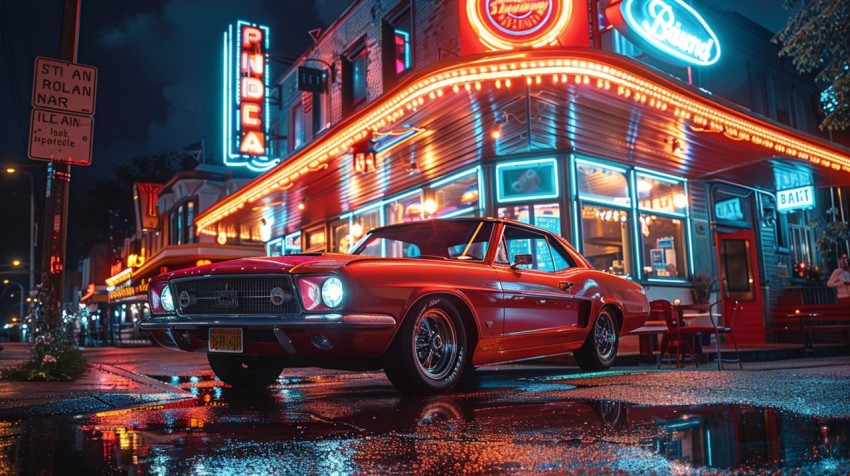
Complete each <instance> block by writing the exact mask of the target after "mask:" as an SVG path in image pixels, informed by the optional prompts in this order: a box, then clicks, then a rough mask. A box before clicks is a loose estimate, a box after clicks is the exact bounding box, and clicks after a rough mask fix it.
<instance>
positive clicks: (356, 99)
mask: <svg viewBox="0 0 850 476" xmlns="http://www.w3.org/2000/svg"><path fill="white" fill-rule="evenodd" d="M366 51H367V50H366V44H365V42H362V43H361V44H360V45H359V46H358V47H356V48H354V49H353V50H352V52H351V53H350V54H348V55H346V57H345V60H343V62H342V81H343V95H342V107H343V114H345V115H348V114H351V113H353V112H357V111H359V110H360V109H361V108H363V106H365V105H366V102H367V98H368V97H367V96H368V87H367V83H366V70H367V68H368V64H367V56H366Z"/></svg>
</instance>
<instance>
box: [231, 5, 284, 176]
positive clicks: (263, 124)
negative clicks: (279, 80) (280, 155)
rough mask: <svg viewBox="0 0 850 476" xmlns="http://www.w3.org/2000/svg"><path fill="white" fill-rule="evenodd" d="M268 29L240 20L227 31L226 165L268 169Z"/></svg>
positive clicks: (273, 163) (261, 169) (271, 162)
mask: <svg viewBox="0 0 850 476" xmlns="http://www.w3.org/2000/svg"><path fill="white" fill-rule="evenodd" d="M268 49H269V29H268V27H265V26H260V25H257V24H254V23H247V22H243V21H239V22H237V23H236V25H235V27H234V25H230V27H229V28H228V30H227V31H226V32H225V34H224V165H227V166H241V167H248V168H249V169H251V170H256V171H260V172H261V171H265V170H268V169H270V168H271V167H273V166H274V165H276V164H277V163H278V162H279V159H271V158H270V157H269V153H268V124H269V97H268V84H269V68H268V54H267V53H268Z"/></svg>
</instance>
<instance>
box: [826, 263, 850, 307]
mask: <svg viewBox="0 0 850 476" xmlns="http://www.w3.org/2000/svg"><path fill="white" fill-rule="evenodd" d="M826 285H827V286H829V287H831V288H835V291H836V293H837V294H838V302H839V303H841V304H850V264H848V262H847V255H846V254H843V255H841V258H839V260H838V268H836V269H835V271H833V272H832V275H831V276H830V277H829V281H827V282H826Z"/></svg>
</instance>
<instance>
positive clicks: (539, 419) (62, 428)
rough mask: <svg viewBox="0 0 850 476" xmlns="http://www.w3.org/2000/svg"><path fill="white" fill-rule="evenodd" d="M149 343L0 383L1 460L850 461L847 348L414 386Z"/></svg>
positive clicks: (191, 469) (297, 464)
mask: <svg viewBox="0 0 850 476" xmlns="http://www.w3.org/2000/svg"><path fill="white" fill-rule="evenodd" d="M152 349H153V348H150V349H148V348H146V349H112V350H110V349H102V350H100V351H97V352H87V357H89V360H90V362H91V363H92V366H93V367H95V368H96V369H97V370H96V371H94V372H92V373H91V375H89V376H88V378H89V379H90V380H91V381H90V382H89V383H88V384H87V385H88V386H87V387H86V388H84V389H83V390H82V391H81V393H72V394H70V395H66V396H65V397H70V398H60V395H58V394H57V395H56V397H57V398H56V399H55V401H51V402H48V403H45V402H41V403H38V402H37V400H38V399H37V398H33V399H31V400H28V402H27V403H28V404H26V405H17V406H15V405H14V404H10V403H9V402H8V401H7V399H6V397H7V395H8V393H5V392H4V391H3V386H4V385H7V384H6V383H3V384H0V474H169V473H171V474H600V473H601V474H659V475H663V474H771V473H775V474H836V475H838V474H841V475H844V474H850V378H848V377H850V375H848V374H850V358H848V357H831V358H816V359H813V358H809V359H793V360H784V361H773V362H751V363H746V364H745V368H744V369H743V370H738V369H734V370H731V369H730V370H724V371H717V370H716V369H715V368H714V367H712V366H701V367H700V368H693V367H688V368H684V369H675V368H672V367H669V366H664V367H662V368H661V369H657V368H656V367H655V366H629V367H615V368H614V369H613V370H611V371H608V372H602V373H597V374H588V373H583V372H581V371H579V370H578V369H577V368H575V367H569V366H562V365H543V366H541V365H506V366H500V367H495V368H485V369H481V370H479V371H478V372H477V379H476V380H475V381H474V382H473V384H472V385H470V386H468V387H466V388H463V389H458V390H456V391H453V392H451V393H449V394H447V395H443V396H437V397H411V396H406V395H402V394H400V393H399V392H397V391H396V390H395V389H394V388H393V387H392V386H391V385H390V384H389V382H388V381H387V380H386V378H385V377H384V376H383V374H382V373H375V372H369V373H346V372H332V371H321V370H316V369H294V370H284V372H283V374H282V375H281V378H280V379H279V380H278V382H277V384H276V385H274V386H273V387H271V388H270V389H268V391H264V392H259V393H253V394H245V393H242V392H237V391H234V390H233V389H230V388H227V387H226V386H224V385H222V384H221V382H219V381H217V380H215V379H214V378H213V377H212V375H211V372H210V371H209V369H208V367H207V366H206V363H205V359H203V356H196V355H191V354H182V353H173V352H167V351H162V350H160V349H153V350H152ZM199 357H200V358H199ZM26 385H32V384H26ZM17 391H18V393H20V394H23V393H27V394H30V395H34V394H36V393H38V392H37V391H30V392H22V391H20V389H18V390H17ZM42 400H43V398H42ZM38 405H49V406H50V407H52V408H49V409H45V408H44V407H41V408H40V409H39V406H38ZM27 408H28V409H29V410H30V411H22V410H24V409H27ZM80 470H85V471H84V472H83V473H80V472H77V471H80Z"/></svg>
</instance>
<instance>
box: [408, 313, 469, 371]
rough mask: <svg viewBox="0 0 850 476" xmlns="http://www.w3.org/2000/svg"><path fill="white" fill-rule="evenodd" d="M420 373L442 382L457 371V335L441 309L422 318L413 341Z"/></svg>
mask: <svg viewBox="0 0 850 476" xmlns="http://www.w3.org/2000/svg"><path fill="white" fill-rule="evenodd" d="M413 346H414V352H415V355H416V362H417V364H418V365H419V370H420V371H421V372H422V373H423V374H424V375H425V376H427V377H428V378H431V379H434V380H441V379H443V378H445V377H446V376H447V375H448V374H449V373H450V372H452V371H453V370H454V367H455V362H456V360H457V354H458V346H457V333H456V332H455V326H454V323H453V321H452V318H451V317H450V316H449V315H448V314H446V312H444V311H443V310H442V309H440V308H431V309H429V310H427V311H426V312H424V313H422V315H421V316H419V319H418V320H417V322H416V330H415V332H414V338H413Z"/></svg>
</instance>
